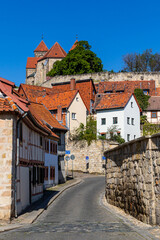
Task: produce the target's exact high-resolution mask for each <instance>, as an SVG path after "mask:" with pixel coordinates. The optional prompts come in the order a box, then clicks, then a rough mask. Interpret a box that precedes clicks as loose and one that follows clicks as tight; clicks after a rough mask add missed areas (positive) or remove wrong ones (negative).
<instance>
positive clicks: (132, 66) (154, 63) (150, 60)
mask: <svg viewBox="0 0 160 240" xmlns="http://www.w3.org/2000/svg"><path fill="white" fill-rule="evenodd" d="M123 61H124V68H123V69H122V71H126V72H150V71H160V54H159V53H155V54H153V53H152V49H147V50H145V51H144V52H143V53H142V54H137V53H130V54H126V55H125V56H124V57H123Z"/></svg>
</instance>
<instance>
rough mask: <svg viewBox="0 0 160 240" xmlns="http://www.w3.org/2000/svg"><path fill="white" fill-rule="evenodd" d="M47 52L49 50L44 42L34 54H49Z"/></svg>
mask: <svg viewBox="0 0 160 240" xmlns="http://www.w3.org/2000/svg"><path fill="white" fill-rule="evenodd" d="M47 51H48V48H47V46H46V44H45V43H44V41H43V40H42V41H41V42H40V44H39V45H38V47H37V48H36V49H35V50H34V52H47Z"/></svg>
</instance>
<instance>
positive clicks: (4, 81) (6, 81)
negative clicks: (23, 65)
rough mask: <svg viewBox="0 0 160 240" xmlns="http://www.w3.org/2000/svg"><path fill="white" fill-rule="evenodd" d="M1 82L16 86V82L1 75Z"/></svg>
mask: <svg viewBox="0 0 160 240" xmlns="http://www.w3.org/2000/svg"><path fill="white" fill-rule="evenodd" d="M0 82H3V83H5V84H7V85H10V86H12V87H15V84H14V82H11V81H9V80H7V79H5V78H2V77H0Z"/></svg>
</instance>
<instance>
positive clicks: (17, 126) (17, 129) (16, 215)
mask: <svg viewBox="0 0 160 240" xmlns="http://www.w3.org/2000/svg"><path fill="white" fill-rule="evenodd" d="M26 116H27V113H24V114H23V115H22V116H21V117H20V118H19V119H18V120H17V123H16V131H17V159H16V164H15V186H14V189H15V217H16V218H17V217H18V213H17V212H18V211H17V166H18V165H19V124H20V121H21V120H22V119H23V118H25V117H26Z"/></svg>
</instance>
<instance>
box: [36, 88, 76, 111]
mask: <svg viewBox="0 0 160 240" xmlns="http://www.w3.org/2000/svg"><path fill="white" fill-rule="evenodd" d="M77 93H78V91H77V90H72V91H68V92H63V93H56V94H50V95H47V96H45V97H39V98H37V101H38V102H40V103H43V104H44V105H45V106H46V107H47V109H49V110H55V109H57V108H58V106H61V107H62V108H69V106H70V104H71V103H72V101H73V99H74V98H75V96H76V94H77Z"/></svg>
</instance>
